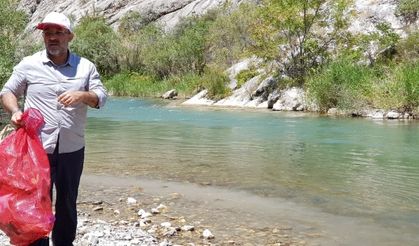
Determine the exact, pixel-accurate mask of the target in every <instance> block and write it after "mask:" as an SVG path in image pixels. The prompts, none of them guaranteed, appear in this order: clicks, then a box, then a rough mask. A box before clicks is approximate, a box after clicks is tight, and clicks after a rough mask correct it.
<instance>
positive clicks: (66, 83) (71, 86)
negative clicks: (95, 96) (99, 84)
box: [61, 77, 89, 91]
mask: <svg viewBox="0 0 419 246" xmlns="http://www.w3.org/2000/svg"><path fill="white" fill-rule="evenodd" d="M61 85H62V87H63V89H64V91H87V90H88V88H89V84H88V79H87V77H73V78H66V79H64V80H62V81H61Z"/></svg>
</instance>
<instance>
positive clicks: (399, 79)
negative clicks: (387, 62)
mask: <svg viewBox="0 0 419 246" xmlns="http://www.w3.org/2000/svg"><path fill="white" fill-rule="evenodd" d="M387 73H388V74H387V77H386V79H384V80H380V81H379V82H377V84H376V85H375V88H374V91H375V92H374V95H375V97H374V102H375V104H376V106H377V107H381V108H387V109H398V110H401V111H412V110H414V109H415V108H417V107H419V63H418V62H407V63H402V64H398V65H395V66H392V67H389V68H388V70H387Z"/></svg>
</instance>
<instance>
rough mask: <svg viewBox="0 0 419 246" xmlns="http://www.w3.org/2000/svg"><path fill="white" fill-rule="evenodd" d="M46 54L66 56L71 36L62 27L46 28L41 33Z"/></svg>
mask: <svg viewBox="0 0 419 246" xmlns="http://www.w3.org/2000/svg"><path fill="white" fill-rule="evenodd" d="M42 36H43V37H44V44H45V48H46V49H47V52H48V54H49V55H51V56H64V55H67V49H68V43H69V42H70V41H71V40H72V39H73V34H72V33H70V32H69V31H68V30H67V29H65V28H62V27H48V28H46V29H45V30H44V31H43V32H42Z"/></svg>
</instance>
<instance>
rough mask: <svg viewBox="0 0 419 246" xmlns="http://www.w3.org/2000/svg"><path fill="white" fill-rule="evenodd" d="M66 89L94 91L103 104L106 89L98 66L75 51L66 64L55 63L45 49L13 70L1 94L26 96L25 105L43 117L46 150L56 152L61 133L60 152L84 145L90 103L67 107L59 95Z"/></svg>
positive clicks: (29, 57)
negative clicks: (34, 109) (59, 99)
mask: <svg viewBox="0 0 419 246" xmlns="http://www.w3.org/2000/svg"><path fill="white" fill-rule="evenodd" d="M66 91H91V92H94V93H95V94H96V95H97V96H98V98H99V103H98V108H100V107H102V106H103V105H104V104H105V102H106V98H107V92H106V89H105V87H104V86H103V84H102V82H101V81H100V76H99V73H98V72H97V70H96V67H95V65H94V64H93V63H92V62H90V61H89V60H87V59H85V58H82V57H79V56H77V55H75V54H73V53H70V56H69V58H68V60H67V63H66V64H64V65H60V66H57V65H55V64H54V63H53V62H52V61H51V60H50V59H49V58H48V57H47V53H46V51H45V50H43V51H40V52H37V53H35V54H34V55H32V56H28V57H25V58H24V59H23V60H22V61H21V62H20V63H19V64H18V65H16V66H15V67H14V69H13V74H12V75H11V77H10V78H9V80H8V81H7V82H6V84H5V85H4V87H3V89H2V91H1V92H0V97H1V96H2V95H3V94H4V93H7V92H12V93H13V94H14V95H15V96H16V97H17V98H19V97H21V96H25V105H24V108H25V109H28V108H36V109H38V110H39V111H40V112H41V113H42V115H43V116H44V120H45V125H44V126H43V128H42V129H41V133H40V134H41V140H42V144H43V146H44V149H45V151H46V152H47V153H53V151H54V149H55V146H56V143H57V140H58V136H59V138H60V140H59V141H60V144H59V150H58V151H59V153H70V152H74V151H77V150H80V149H81V148H83V147H84V145H85V140H84V129H85V126H86V118H87V107H88V106H87V105H86V104H84V103H79V104H76V105H74V106H68V107H64V106H63V105H62V104H61V103H59V102H58V96H59V95H61V94H62V93H64V92H66Z"/></svg>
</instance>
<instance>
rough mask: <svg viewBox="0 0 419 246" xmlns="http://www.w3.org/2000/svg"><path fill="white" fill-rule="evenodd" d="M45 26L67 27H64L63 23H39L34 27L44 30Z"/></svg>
mask: <svg viewBox="0 0 419 246" xmlns="http://www.w3.org/2000/svg"><path fill="white" fill-rule="evenodd" d="M47 28H64V29H67V27H65V26H63V25H59V24H56V23H39V24H38V25H37V26H36V29H39V30H45V29H47ZM67 30H68V29H67ZM69 31H70V30H69Z"/></svg>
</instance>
